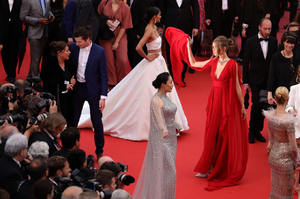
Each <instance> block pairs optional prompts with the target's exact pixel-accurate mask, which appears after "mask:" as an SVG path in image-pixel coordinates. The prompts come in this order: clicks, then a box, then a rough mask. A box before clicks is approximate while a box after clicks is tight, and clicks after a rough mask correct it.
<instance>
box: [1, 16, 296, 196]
mask: <svg viewBox="0 0 300 199" xmlns="http://www.w3.org/2000/svg"><path fill="white" fill-rule="evenodd" d="M288 14H289V13H286V15H285V17H284V18H282V20H281V23H280V26H279V27H280V28H281V29H280V33H279V34H278V36H279V37H278V39H279V40H280V36H281V35H282V33H283V32H284V30H283V29H282V27H283V25H286V23H287V21H288V17H287V15H288ZM238 41H240V39H238ZM239 46H240V44H239ZM29 59H30V57H29V50H27V52H26V57H25V61H24V64H23V66H22V69H21V74H19V75H17V78H26V75H27V72H28V68H29ZM1 64H2V62H1ZM0 74H1V75H0V82H1V83H5V81H4V79H5V77H6V75H5V72H4V70H3V66H2V65H1V66H0ZM186 83H187V87H186V88H181V89H179V90H178V94H179V97H180V99H181V103H182V106H183V109H184V111H185V114H186V116H187V118H188V121H189V126H190V129H189V130H188V131H186V132H184V133H181V136H180V137H179V138H178V149H177V164H176V167H177V193H176V198H178V199H186V198H189V199H198V198H203V199H215V198H220V199H248V198H249V199H253V198H259V199H260V198H268V197H269V193H270V188H271V184H270V167H269V164H268V156H267V153H266V150H265V149H266V146H267V144H266V143H258V142H256V143H255V144H252V145H250V147H249V161H248V166H247V170H246V173H245V176H244V178H243V179H242V181H241V183H240V184H238V185H237V186H233V187H227V188H223V189H221V190H219V191H214V192H208V191H205V190H204V187H205V186H206V185H207V180H206V179H201V178H196V177H195V174H196V173H195V172H193V170H194V166H195V165H196V163H197V161H198V159H199V158H200V155H201V153H202V150H203V140H204V126H205V120H206V112H205V108H206V103H207V98H208V94H209V92H210V89H211V86H212V81H211V78H210V71H208V72H202V73H200V72H195V73H194V74H189V73H187V77H186ZM149 100H150V99H149ZM142 108H149V107H142ZM249 115H250V111H249V110H247V120H248V121H249ZM133 133H134V132H133ZM262 134H263V136H264V137H265V138H268V131H267V122H265V128H264V131H263V132H262ZM105 142H106V143H105V148H104V155H107V156H111V157H112V158H113V159H114V160H115V161H116V162H122V163H125V164H127V165H129V171H128V174H130V175H132V176H134V177H135V178H136V180H137V179H138V176H139V172H140V169H141V167H142V163H143V159H144V154H145V150H146V146H147V142H132V141H126V140H121V139H117V138H113V137H110V136H105ZM81 148H82V149H84V150H85V151H86V152H87V154H94V151H95V146H94V138H93V132H92V130H89V129H82V130H81ZM153 183H155V182H153ZM134 187H135V184H132V185H130V186H128V187H126V188H125V190H127V191H128V192H129V193H131V194H132V193H133V190H134ZM294 198H297V195H296V194H294Z"/></svg>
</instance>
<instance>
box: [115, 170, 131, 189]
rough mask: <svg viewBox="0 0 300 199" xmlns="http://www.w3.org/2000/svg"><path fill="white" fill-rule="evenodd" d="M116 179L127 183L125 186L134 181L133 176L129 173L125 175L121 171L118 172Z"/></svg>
mask: <svg viewBox="0 0 300 199" xmlns="http://www.w3.org/2000/svg"><path fill="white" fill-rule="evenodd" d="M117 180H118V181H119V182H122V183H123V184H125V185H127V186H128V185H130V184H131V183H134V182H135V179H134V177H132V176H131V175H125V174H123V173H120V174H119V175H118V178H117Z"/></svg>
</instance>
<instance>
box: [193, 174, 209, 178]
mask: <svg viewBox="0 0 300 199" xmlns="http://www.w3.org/2000/svg"><path fill="white" fill-rule="evenodd" d="M195 176H196V177H198V178H207V176H208V173H205V174H202V173H198V174H197V175H195Z"/></svg>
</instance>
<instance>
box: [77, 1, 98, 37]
mask: <svg viewBox="0 0 300 199" xmlns="http://www.w3.org/2000/svg"><path fill="white" fill-rule="evenodd" d="M95 4H97V2H96V1H92V0H78V1H77V7H76V16H77V20H76V23H75V28H74V29H75V30H76V29H77V28H78V27H81V26H87V25H90V26H91V27H92V33H93V34H92V41H93V42H98V41H96V40H97V38H98V32H99V14H98V12H97V8H98V6H97V7H95V6H96V5H95Z"/></svg>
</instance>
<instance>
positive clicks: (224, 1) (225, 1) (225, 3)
mask: <svg viewBox="0 0 300 199" xmlns="http://www.w3.org/2000/svg"><path fill="white" fill-rule="evenodd" d="M222 10H228V0H222Z"/></svg>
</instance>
